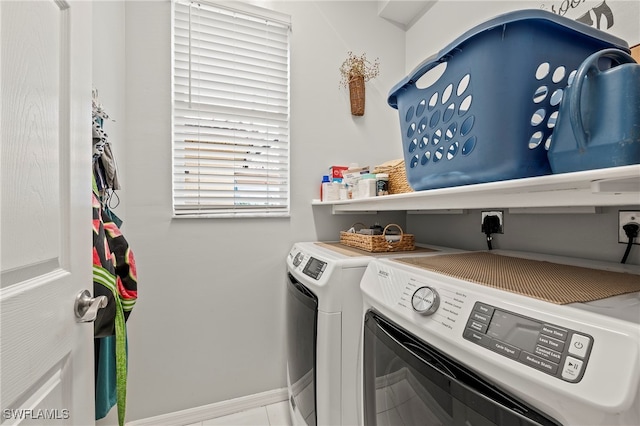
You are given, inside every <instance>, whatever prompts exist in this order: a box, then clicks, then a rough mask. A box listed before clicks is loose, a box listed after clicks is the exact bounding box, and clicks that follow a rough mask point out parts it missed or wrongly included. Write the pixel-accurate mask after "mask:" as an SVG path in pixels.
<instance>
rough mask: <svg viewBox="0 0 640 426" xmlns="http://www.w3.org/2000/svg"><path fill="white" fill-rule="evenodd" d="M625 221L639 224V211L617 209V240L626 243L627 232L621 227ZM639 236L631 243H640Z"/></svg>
mask: <svg viewBox="0 0 640 426" xmlns="http://www.w3.org/2000/svg"><path fill="white" fill-rule="evenodd" d="M627 223H635V224H638V225H640V212H635V211H627V210H620V211H618V242H619V243H624V244H627V243H628V242H629V238H628V237H627V234H625V232H624V229H622V227H623V226H624V225H626V224H627ZM639 240H640V238H636V239H635V240H634V242H633V244H637V245H640V241H639Z"/></svg>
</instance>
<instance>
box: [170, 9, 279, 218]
mask: <svg viewBox="0 0 640 426" xmlns="http://www.w3.org/2000/svg"><path fill="white" fill-rule="evenodd" d="M236 6H237V7H241V8H242V9H241V10H236V9H235V7H236ZM173 17H174V19H173V212H174V216H176V217H184V216H188V217H194V216H198V217H256V216H288V215H289V38H290V19H289V17H288V16H284V15H281V14H279V13H275V12H272V11H267V10H263V9H261V8H257V7H255V6H250V5H248V4H240V3H236V4H234V9H230V8H228V7H227V6H222V5H216V4H213V3H205V2H202V1H199V2H195V1H185V0H176V1H175V2H174V10H173Z"/></svg>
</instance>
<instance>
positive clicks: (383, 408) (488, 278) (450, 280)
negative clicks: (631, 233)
mask: <svg viewBox="0 0 640 426" xmlns="http://www.w3.org/2000/svg"><path fill="white" fill-rule="evenodd" d="M361 289H362V292H363V315H364V321H363V340H362V341H363V345H362V356H361V357H360V360H361V362H360V364H359V368H361V369H362V370H361V371H362V377H363V379H362V381H361V386H362V390H361V392H362V394H363V398H364V403H363V412H362V415H361V417H362V418H363V419H364V420H363V421H364V424H366V425H367V426H373V425H376V424H377V425H382V424H404V425H424V424H442V425H458V424H473V425H496V424H497V425H599V426H603V425H636V424H640V402H639V401H640V395H639V387H640V362H639V361H638V360H639V359H640V292H639V291H640V267H638V266H633V265H621V264H610V263H605V262H597V261H592V260H582V259H571V258H566V257H556V256H546V255H540V254H527V253H518V252H507V251H499V250H495V251H491V252H471V253H462V254H451V255H449V254H444V255H439V256H434V257H432V258H429V259H425V260H420V259H410V258H405V259H400V260H399V261H396V260H382V259H376V260H373V261H372V262H370V264H369V266H368V268H367V270H366V272H365V274H364V276H363V278H362V283H361Z"/></svg>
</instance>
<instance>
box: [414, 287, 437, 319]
mask: <svg viewBox="0 0 640 426" xmlns="http://www.w3.org/2000/svg"><path fill="white" fill-rule="evenodd" d="M411 306H413V310H414V311H416V312H417V313H419V314H421V315H431V314H433V313H434V312H435V311H437V310H438V307H439V306H440V296H439V295H438V292H437V291H436V290H435V289H433V288H431V287H427V286H424V287H420V288H419V289H417V290H416V291H415V292H414V293H413V296H412V297H411Z"/></svg>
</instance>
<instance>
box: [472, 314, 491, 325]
mask: <svg viewBox="0 0 640 426" xmlns="http://www.w3.org/2000/svg"><path fill="white" fill-rule="evenodd" d="M471 318H472V319H474V320H476V321H480V322H483V323H485V324H489V321H491V317H490V316H489V315H484V314H481V313H479V312H476V311H473V312H471Z"/></svg>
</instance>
